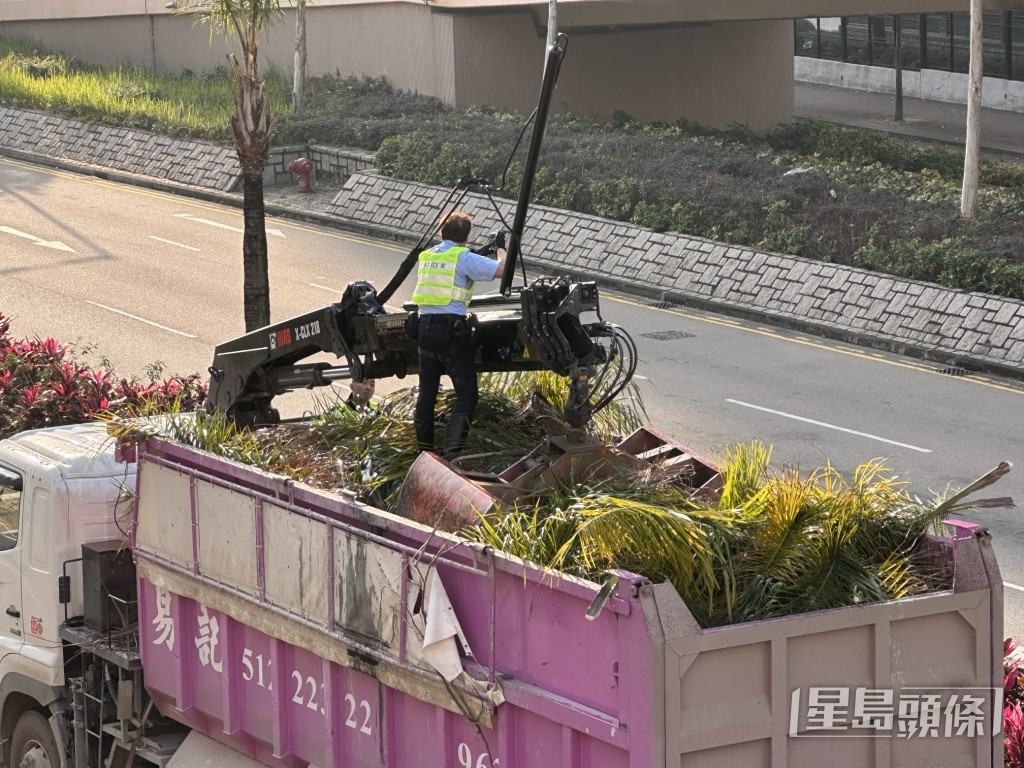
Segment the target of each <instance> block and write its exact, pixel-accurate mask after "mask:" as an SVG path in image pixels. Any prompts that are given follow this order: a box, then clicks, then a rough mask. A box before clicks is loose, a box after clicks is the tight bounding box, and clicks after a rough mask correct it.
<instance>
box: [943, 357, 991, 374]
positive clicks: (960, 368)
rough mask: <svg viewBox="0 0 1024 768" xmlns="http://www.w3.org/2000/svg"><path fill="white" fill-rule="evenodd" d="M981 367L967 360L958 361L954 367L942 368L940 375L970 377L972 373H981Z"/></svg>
mask: <svg viewBox="0 0 1024 768" xmlns="http://www.w3.org/2000/svg"><path fill="white" fill-rule="evenodd" d="M981 371H982V367H981V366H980V365H978V364H977V363H972V362H969V361H967V360H958V361H957V362H956V364H955V365H951V366H949V367H948V368H943V369H942V370H941V371H940V373H944V374H945V375H946V376H970V375H971V374H972V373H981Z"/></svg>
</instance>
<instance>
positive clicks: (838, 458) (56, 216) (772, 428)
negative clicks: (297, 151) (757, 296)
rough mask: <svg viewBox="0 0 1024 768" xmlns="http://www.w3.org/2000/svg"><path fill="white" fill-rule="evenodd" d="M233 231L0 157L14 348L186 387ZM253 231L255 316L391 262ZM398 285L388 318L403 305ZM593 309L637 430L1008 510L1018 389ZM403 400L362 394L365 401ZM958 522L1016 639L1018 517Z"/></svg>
mask: <svg viewBox="0 0 1024 768" xmlns="http://www.w3.org/2000/svg"><path fill="white" fill-rule="evenodd" d="M241 226H242V219H241V211H240V210H238V209H234V208H228V207H221V206H217V205H213V204H208V203H202V202H198V201H195V200H191V199H188V198H183V197H177V196H174V195H168V194H164V193H159V192H154V191H150V190H144V189H140V188H136V187H130V186H123V185H117V184H113V183H110V182H106V181H102V180H99V179H96V178H92V177H85V176H79V175H76V174H73V173H68V172H63V171H55V170H52V169H44V168H38V167H34V166H30V165H27V164H24V163H19V162H14V161H9V160H5V159H0V313H2V314H4V315H5V316H7V317H10V318H12V320H13V323H12V331H13V333H14V334H15V335H17V336H34V335H39V336H53V337H55V338H57V339H60V340H62V341H66V342H74V343H76V345H77V346H78V347H79V349H80V350H81V351H82V353H83V354H84V355H86V357H87V359H90V358H91V359H92V360H93V361H99V360H101V359H103V360H106V361H109V363H110V364H111V365H112V366H113V367H114V369H115V370H116V371H118V372H119V373H121V374H122V375H129V374H130V375H143V374H144V373H145V372H146V371H147V369H148V368H151V367H153V366H158V367H162V368H163V369H164V371H165V372H167V373H191V372H202V371H205V368H206V366H207V365H209V362H210V360H211V359H212V349H213V347H214V346H215V345H216V344H217V343H219V342H221V341H224V340H226V339H229V338H232V337H234V336H237V335H240V334H241V333H242V332H243V330H244V328H243V323H242V319H241V318H242V301H241V298H242V297H241V285H242V274H241ZM268 230H269V232H270V235H269V247H270V279H271V286H272V288H271V303H272V315H273V317H274V318H284V317H290V316H294V315H298V314H302V313H304V312H306V311H309V310H310V309H313V308H316V307H319V306H323V305H324V304H326V303H329V302H332V301H336V300H337V299H338V298H339V297H340V294H341V291H342V290H343V289H344V287H345V285H346V284H347V283H348V282H349V281H351V280H354V279H363V280H369V281H370V282H371V283H373V284H374V285H377V286H383V285H384V284H385V283H386V282H387V280H388V279H389V278H390V277H391V275H392V274H393V273H394V271H395V269H396V268H397V266H398V264H399V262H400V261H401V259H402V258H403V256H404V254H405V250H404V249H403V248H401V247H399V246H395V245H392V244H387V243H382V242H375V241H372V240H368V239H365V238H360V237H353V236H349V235H346V234H344V233H341V232H338V231H335V230H330V229H322V228H318V227H315V226H310V225H306V224H299V223H295V222H291V221H286V220H276V219H270V220H268ZM411 282H412V281H411V280H410V281H407V284H406V285H405V286H403V289H402V291H400V292H399V293H398V294H397V295H396V296H395V298H394V299H393V300H392V301H393V302H394V303H396V304H398V303H400V302H401V301H403V300H404V299H407V298H408V297H409V295H410V294H411V288H412V285H411ZM491 287H494V286H493V285H492V286H491ZM484 289H485V288H484V287H481V290H484ZM602 310H603V313H604V316H605V318H606V319H608V320H611V321H613V322H616V323H619V324H620V325H622V326H623V327H625V328H627V329H628V330H629V331H630V333H632V334H633V336H634V337H635V338H636V340H637V342H638V345H639V349H640V355H641V365H640V367H639V370H638V373H639V377H638V379H637V381H638V387H639V392H640V395H641V397H642V399H643V403H644V405H645V407H646V409H647V412H648V414H649V416H650V419H649V421H650V422H651V423H652V424H655V425H657V426H658V428H659V429H661V430H662V431H664V432H666V433H668V434H670V435H673V436H675V437H676V438H678V439H679V440H680V441H681V442H683V443H684V444H686V445H688V446H689V447H690V448H692V449H693V450H695V451H697V452H698V453H701V454H704V455H707V456H709V457H713V456H714V455H715V454H716V452H717V451H718V450H719V449H720V448H721V447H723V446H725V445H728V444H735V443H739V442H746V441H749V440H753V439H758V440H762V441H764V442H769V443H771V444H772V445H773V446H774V459H775V463H776V464H778V465H783V464H785V465H789V466H797V467H800V468H803V469H805V470H809V469H814V468H817V467H820V466H822V465H823V464H824V463H825V462H826V461H827V460H828V461H831V462H832V464H833V465H834V466H836V467H837V468H838V469H839V470H841V471H843V472H844V473H849V472H851V471H852V470H853V469H854V467H856V466H857V465H858V464H859V463H862V462H864V461H866V460H868V459H872V458H875V457H882V458H884V459H885V462H886V465H887V466H889V467H891V468H892V469H893V470H894V471H895V472H896V473H897V474H899V475H900V476H901V477H905V478H906V479H907V480H908V481H910V483H911V485H910V487H911V489H912V490H913V491H914V492H916V493H918V494H919V495H921V496H922V497H925V496H928V495H929V494H930V491H932V490H934V491H942V490H945V489H946V488H947V486H949V485H952V486H963V485H965V484H966V483H968V482H970V481H971V480H973V479H974V478H976V477H978V476H979V475H981V474H982V473H984V472H985V471H987V470H989V469H991V468H992V467H994V466H995V465H996V464H997V463H998V462H999V461H1001V460H1009V461H1012V462H1014V463H1015V464H1017V467H1018V469H1017V470H1015V471H1016V474H1014V473H1011V474H1010V476H1009V477H1007V478H1005V479H1004V480H1003V481H1002V482H1001V483H999V484H998V485H997V486H995V487H994V488H993V489H990V492H989V495H999V496H1007V495H1008V496H1014V497H1016V498H1018V499H1021V500H1024V479H1022V478H1024V474H1022V472H1024V462H1022V461H1021V456H1020V452H1021V440H1020V432H1021V426H1022V419H1021V416H1020V414H1021V411H1022V406H1024V385H1022V384H1021V383H1018V382H1012V381H1008V380H1000V379H997V378H992V377H983V376H980V375H970V376H962V377H958V376H951V375H948V374H945V373H943V372H942V367H941V366H935V365H930V364H926V363H921V362H918V361H914V360H911V359H907V358H902V357H899V356H896V355H890V354H884V353H876V352H873V351H870V350H867V349H864V348H859V347H853V346H848V345H844V344H840V343H837V342H832V341H826V340H822V339H818V338H815V337H812V336H806V335H802V334H800V333H794V332H789V331H784V330H780V329H775V328H770V327H767V326H760V325H758V324H756V323H749V322H743V321H737V320H733V319H729V318H726V317H722V316H718V315H714V314H710V313H703V312H697V311H692V310H687V309H678V308H658V307H653V306H650V305H649V304H648V303H647V302H646V301H644V300H642V299H637V298H631V297H629V296H626V295H621V294H618V295H617V294H603V295H602ZM407 384H408V382H402V381H398V380H393V381H385V382H381V383H380V384H379V386H378V392H379V393H382V392H389V391H393V390H395V389H397V388H400V387H402V386H406V385H407ZM339 391H340V392H341V393H342V394H343V393H344V389H343V388H342V389H340V390H339ZM289 397H295V396H289ZM302 397H305V398H306V399H304V400H303V399H301V398H302ZM299 398H300V399H298V400H295V401H289V402H288V403H281V405H282V406H284V408H283V410H284V411H285V413H286V414H287V412H288V409H289V408H291V409H292V410H293V411H294V412H300V411H301V410H304V409H306V408H308V407H309V405H310V400H309V396H308V394H307V393H302V394H301V395H300V396H299ZM1022 503H1024V501H1022ZM969 519H973V520H976V521H978V522H982V523H984V524H986V525H988V526H989V527H990V529H991V530H992V532H993V535H994V537H995V544H996V551H997V555H998V558H999V562H1000V566H1001V568H1002V572H1003V578H1004V580H1005V582H1006V584H1007V589H1006V592H1005V603H1006V610H1005V620H1006V634H1014V635H1017V634H1021V633H1024V556H1022V554H1021V550H1020V549H1018V547H1017V546H1016V545H1017V543H1018V542H1020V541H1022V540H1024V526H1022V525H1021V522H1020V517H1019V516H1018V514H1017V512H1016V511H1015V510H995V511H984V512H979V513H977V514H975V515H973V516H970V518H969Z"/></svg>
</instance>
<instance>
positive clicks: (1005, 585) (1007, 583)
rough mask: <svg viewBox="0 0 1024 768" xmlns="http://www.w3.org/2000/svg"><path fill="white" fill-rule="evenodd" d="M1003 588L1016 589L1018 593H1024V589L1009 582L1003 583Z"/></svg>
mask: <svg viewBox="0 0 1024 768" xmlns="http://www.w3.org/2000/svg"><path fill="white" fill-rule="evenodd" d="M1003 586H1004V587H1009V588H1010V589H1016V590H1017V591H1018V592H1024V587H1021V586H1019V585H1017V584H1011V583H1010V582H1008V581H1004V582H1003Z"/></svg>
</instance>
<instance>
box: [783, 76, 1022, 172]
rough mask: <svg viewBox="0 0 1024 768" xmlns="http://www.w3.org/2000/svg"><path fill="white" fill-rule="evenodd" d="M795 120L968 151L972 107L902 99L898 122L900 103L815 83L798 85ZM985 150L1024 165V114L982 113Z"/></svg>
mask: <svg viewBox="0 0 1024 768" xmlns="http://www.w3.org/2000/svg"><path fill="white" fill-rule="evenodd" d="M795 112H796V115H797V116H798V117H812V118H816V119H819V120H827V121H829V122H832V123H839V124H841V125H848V126H851V127H855V128H865V129H867V130H872V131H880V132H883V133H889V134H894V135H897V136H903V137H905V138H909V139H923V140H927V141H934V142H939V143H942V144H948V145H951V146H954V147H960V148H961V150H962V148H963V145H964V133H965V131H966V126H967V106H966V105H964V104H949V103H946V102H943V101H926V100H924V99H910V98H904V99H903V118H904V119H903V121H902V122H896V121H895V119H894V116H895V112H896V97H895V96H893V95H892V94H889V93H872V92H869V91H855V90H852V89H849V88H836V87H834V86H831V85H818V84H816V83H802V82H797V83H796V108H795ZM981 148H982V151H983V152H984V153H985V154H987V155H990V156H991V157H992V158H993V159H997V160H1010V161H1014V162H1024V114H1022V113H1019V112H1007V111H1004V110H1000V109H982V110H981Z"/></svg>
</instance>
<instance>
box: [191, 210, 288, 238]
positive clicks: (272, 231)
mask: <svg viewBox="0 0 1024 768" xmlns="http://www.w3.org/2000/svg"><path fill="white" fill-rule="evenodd" d="M174 215H175V216H177V217H178V218H179V219H188V220H189V221H195V222H198V223H199V224H208V225H210V226H211V227H217V228H219V229H226V230H228V231H229V232H238V233H239V234H243V233H244V232H245V230H244V229H242V228H241V227H232V226H231V225H230V224H221V223H220V222H219V221H210V220H209V219H201V218H199V217H198V216H193V215H192V214H191V213H176V214H174ZM267 234H268V235H273V236H274V237H284V232H282V231H281V230H280V229H270V228H268V229H267Z"/></svg>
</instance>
